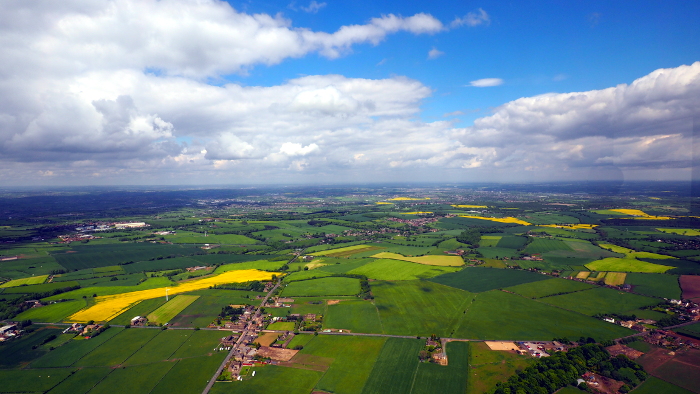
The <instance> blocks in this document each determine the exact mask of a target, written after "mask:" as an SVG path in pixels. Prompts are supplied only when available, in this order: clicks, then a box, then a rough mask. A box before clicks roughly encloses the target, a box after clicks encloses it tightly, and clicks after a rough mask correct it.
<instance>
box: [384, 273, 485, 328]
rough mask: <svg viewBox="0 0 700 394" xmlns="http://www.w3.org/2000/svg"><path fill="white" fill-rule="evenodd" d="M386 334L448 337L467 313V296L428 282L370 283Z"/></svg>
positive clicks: (470, 295) (465, 293)
mask: <svg viewBox="0 0 700 394" xmlns="http://www.w3.org/2000/svg"><path fill="white" fill-rule="evenodd" d="M372 293H373V294H374V296H375V300H374V301H375V304H376V307H377V310H378V311H379V317H380V322H381V324H382V327H383V329H384V333H386V334H396V335H431V334H437V335H440V336H449V334H450V333H451V332H452V331H453V330H454V328H455V327H456V326H457V324H458V323H459V320H460V319H461V318H462V316H463V313H464V310H466V309H468V307H469V304H470V303H471V300H472V297H473V295H472V294H471V293H469V292H466V291H462V290H458V289H455V288H451V287H448V286H443V285H440V284H437V283H432V282H428V281H402V282H381V281H377V282H372Z"/></svg>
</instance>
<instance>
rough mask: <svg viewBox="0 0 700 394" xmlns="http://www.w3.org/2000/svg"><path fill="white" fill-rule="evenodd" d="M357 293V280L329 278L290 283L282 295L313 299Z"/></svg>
mask: <svg viewBox="0 0 700 394" xmlns="http://www.w3.org/2000/svg"><path fill="white" fill-rule="evenodd" d="M359 292H360V281H359V279H353V278H338V277H331V278H321V279H310V280H304V281H298V282H292V283H290V284H288V285H287V287H285V288H284V290H283V292H282V294H283V295H284V296H285V297H313V296H343V295H354V294H357V293H359Z"/></svg>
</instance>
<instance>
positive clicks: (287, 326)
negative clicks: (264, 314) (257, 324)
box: [267, 321, 294, 331]
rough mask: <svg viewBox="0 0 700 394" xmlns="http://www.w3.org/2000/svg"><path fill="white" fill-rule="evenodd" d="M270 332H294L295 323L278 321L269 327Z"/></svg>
mask: <svg viewBox="0 0 700 394" xmlns="http://www.w3.org/2000/svg"><path fill="white" fill-rule="evenodd" d="M267 329H268V330H279V331H292V330H294V323H293V322H286V321H278V322H275V323H272V324H270V325H269V326H267Z"/></svg>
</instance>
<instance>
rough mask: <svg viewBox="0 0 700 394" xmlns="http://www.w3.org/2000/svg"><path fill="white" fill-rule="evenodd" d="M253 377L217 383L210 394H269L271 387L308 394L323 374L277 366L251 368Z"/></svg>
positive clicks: (295, 393) (293, 393) (298, 393)
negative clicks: (233, 381)
mask: <svg viewBox="0 0 700 394" xmlns="http://www.w3.org/2000/svg"><path fill="white" fill-rule="evenodd" d="M253 371H255V373H256V374H255V377H254V378H252V379H245V380H242V381H240V382H235V383H230V382H217V383H215V384H214V386H213V387H212V389H211V391H210V393H212V394H269V393H270V388H271V387H284V393H285V394H309V393H310V392H312V390H313V388H314V386H316V383H317V382H318V381H319V379H321V376H323V372H319V371H311V370H308V369H300V368H287V367H280V366H277V365H266V366H256V367H253Z"/></svg>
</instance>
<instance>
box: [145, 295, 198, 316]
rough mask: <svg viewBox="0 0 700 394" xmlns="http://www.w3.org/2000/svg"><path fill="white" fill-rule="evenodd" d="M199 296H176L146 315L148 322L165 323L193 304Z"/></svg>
mask: <svg viewBox="0 0 700 394" xmlns="http://www.w3.org/2000/svg"><path fill="white" fill-rule="evenodd" d="M198 298H199V296H196V295H182V294H181V295H178V296H175V297H173V298H172V299H171V300H170V301H168V302H166V303H165V304H163V305H162V306H160V307H159V308H158V309H156V310H154V311H153V312H151V313H149V314H148V316H147V317H148V321H149V322H154V323H167V322H169V321H170V320H171V319H172V318H173V317H175V316H177V314H178V313H180V312H182V310H183V309H185V308H187V307H188V306H189V305H190V304H192V303H193V302H195V301H196V300H197V299H198Z"/></svg>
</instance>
